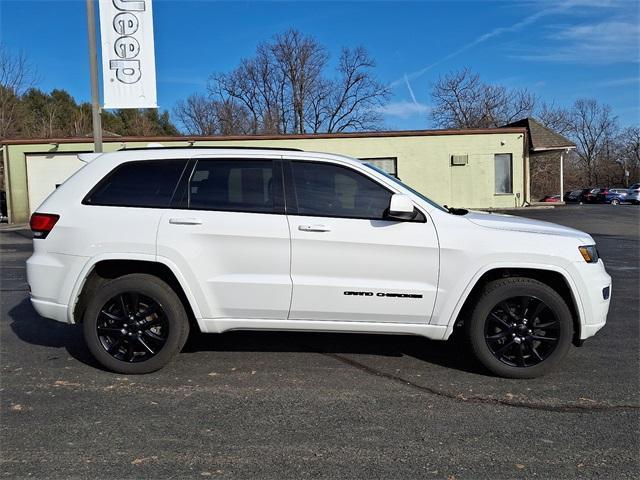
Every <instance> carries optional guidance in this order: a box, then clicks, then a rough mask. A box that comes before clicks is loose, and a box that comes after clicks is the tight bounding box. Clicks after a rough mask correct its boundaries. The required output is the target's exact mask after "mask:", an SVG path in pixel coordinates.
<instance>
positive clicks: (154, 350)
mask: <svg viewBox="0 0 640 480" xmlns="http://www.w3.org/2000/svg"><path fill="white" fill-rule="evenodd" d="M124 332H126V333H124ZM83 333H84V339H85V342H86V343H87V346H88V347H89V350H90V351H91V353H92V354H93V356H94V357H95V359H96V360H97V361H98V362H99V363H100V364H101V365H102V366H104V367H105V368H107V369H108V370H111V371H114V372H118V373H124V374H142V373H150V372H154V371H156V370H159V369H160V368H162V367H164V366H165V365H166V364H167V363H169V361H171V359H172V358H173V357H174V356H175V355H176V354H177V353H178V352H180V350H182V347H183V346H184V344H185V342H186V341H187V336H188V335H189V321H188V318H187V314H186V312H185V309H184V306H183V304H182V302H181V301H180V298H179V297H178V295H177V294H176V293H175V292H174V291H173V289H172V288H171V287H169V285H167V284H166V283H165V282H163V281H162V280H160V279H159V278H157V277H155V276H153V275H145V274H131V275H124V276H122V277H118V278H116V279H114V280H110V281H108V282H107V283H105V284H104V285H102V286H101V287H100V288H99V289H98V291H97V292H96V293H95V294H94V295H93V297H92V298H91V300H90V302H89V304H88V305H87V309H86V311H85V315H84V318H83ZM110 352H111V353H110Z"/></svg>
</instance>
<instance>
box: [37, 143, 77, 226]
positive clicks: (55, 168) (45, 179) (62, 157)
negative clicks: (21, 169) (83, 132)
mask: <svg viewBox="0 0 640 480" xmlns="http://www.w3.org/2000/svg"><path fill="white" fill-rule="evenodd" d="M26 161H27V189H28V192H29V210H30V212H29V213H33V212H35V211H36V209H37V208H38V207H39V206H40V204H41V203H42V202H43V201H44V199H45V198H47V197H48V196H49V194H50V193H51V192H53V191H54V190H55V189H56V186H57V185H60V184H61V183H62V182H64V181H65V180H66V179H67V178H69V177H70V176H71V175H72V174H73V173H74V172H75V171H76V170H78V169H79V168H80V167H82V166H83V165H84V163H83V162H81V161H80V160H79V159H78V156H77V155H76V154H75V153H65V154H62V153H58V154H38V155H34V154H30V155H27V156H26Z"/></svg>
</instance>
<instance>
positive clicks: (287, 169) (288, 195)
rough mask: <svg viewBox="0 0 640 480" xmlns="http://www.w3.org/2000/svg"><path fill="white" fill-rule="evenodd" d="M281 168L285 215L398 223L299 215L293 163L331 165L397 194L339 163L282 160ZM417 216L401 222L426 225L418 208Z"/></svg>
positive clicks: (326, 215)
mask: <svg viewBox="0 0 640 480" xmlns="http://www.w3.org/2000/svg"><path fill="white" fill-rule="evenodd" d="M283 162H284V163H283V166H284V188H285V199H286V212H287V215H295V216H305V217H319V218H344V219H347V220H374V221H378V222H390V223H398V222H400V221H399V220H396V219H388V218H371V217H345V216H342V215H328V214H325V215H317V214H316V215H307V214H303V213H300V212H299V210H298V197H297V192H296V186H295V182H294V180H293V168H292V164H293V162H300V163H315V164H322V165H324V164H327V165H332V166H336V167H339V168H344V169H346V170H349V171H351V172H354V173H355V174H357V175H360V176H362V177H364V178H366V179H367V180H369V181H370V182H373V183H375V184H376V185H378V186H379V187H380V188H383V189H384V190H386V191H387V192H389V193H390V194H391V195H393V194H395V193H397V192H395V191H393V190H392V189H390V188H389V187H388V186H387V185H384V184H382V183H380V182H378V181H376V179H374V178H371V177H370V176H368V175H366V174H365V173H363V172H360V171H358V170H356V169H355V168H351V167H349V166H347V165H342V164H340V163H335V162H323V161H320V160H309V159H295V158H284V159H283ZM416 210H417V212H418V215H416V218H414V219H412V220H402V222H413V223H426V221H427V218H426V215H425V214H424V212H423V211H422V209H420V208H416Z"/></svg>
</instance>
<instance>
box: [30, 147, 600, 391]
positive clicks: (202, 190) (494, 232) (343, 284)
mask: <svg viewBox="0 0 640 480" xmlns="http://www.w3.org/2000/svg"><path fill="white" fill-rule="evenodd" d="M81 158H82V159H83V161H85V162H86V163H87V164H86V165H85V166H84V167H83V168H81V169H80V170H79V171H78V172H77V173H75V174H74V175H73V176H72V177H71V178H69V179H68V180H67V181H66V182H65V183H63V184H62V185H61V186H60V187H59V188H58V189H56V190H55V192H54V193H53V194H51V195H50V196H49V198H47V199H46V200H45V201H44V203H43V204H42V205H41V206H40V207H39V208H38V211H37V212H36V213H34V214H33V216H32V218H31V228H32V230H33V235H34V241H33V244H34V253H33V255H32V256H31V258H29V260H28V261H27V275H28V281H29V285H30V288H31V295H32V297H31V301H32V303H33V306H34V307H35V309H36V310H37V311H38V313H40V315H42V316H44V317H48V318H52V319H54V320H58V321H61V322H67V323H80V324H82V326H83V329H84V336H85V339H86V342H87V345H88V347H89V349H90V350H91V352H92V353H93V355H94V356H95V357H96V359H97V360H98V361H99V362H100V363H101V364H102V365H103V366H105V367H106V368H108V369H110V370H114V371H117V372H122V373H145V372H151V371H154V370H157V369H159V368H161V367H162V366H164V365H165V364H166V363H167V362H168V361H169V360H170V359H171V358H172V357H173V356H175V355H176V354H177V353H178V352H179V351H180V350H181V348H182V347H183V345H184V343H185V341H186V339H187V335H188V332H189V330H190V328H191V329H199V330H200V331H201V332H216V333H217V332H224V331H227V330H305V331H334V332H338V331H341V332H367V333H392V334H414V335H422V336H425V337H428V338H430V339H436V340H446V339H447V338H449V336H450V335H451V334H452V332H454V329H455V330H460V332H461V333H464V334H465V335H466V337H467V339H468V344H469V345H470V347H471V349H472V351H473V353H474V354H475V356H476V357H477V359H478V360H479V361H480V362H481V363H482V364H483V365H484V366H485V367H486V368H487V369H488V370H489V371H491V372H493V373H494V374H496V375H501V376H506V377H514V378H531V377H535V376H538V375H541V374H543V373H545V372H547V371H548V370H550V369H551V368H552V367H553V366H555V365H556V364H558V362H559V361H560V360H561V359H562V358H563V357H564V355H565V354H566V353H567V350H568V349H569V347H570V344H571V343H572V341H573V343H575V344H580V343H581V341H582V340H583V339H585V338H587V337H590V336H592V335H594V334H595V333H596V332H597V331H598V330H599V329H601V328H602V327H603V326H604V324H605V321H606V316H607V312H608V309H609V298H610V295H611V278H610V277H609V275H607V273H606V272H605V269H604V265H603V263H602V260H600V259H599V258H598V252H597V250H596V248H595V245H594V241H593V239H592V238H591V237H590V236H589V235H588V234H586V233H583V232H580V231H577V230H573V229H570V228H565V227H562V226H559V225H554V224H551V223H545V222H539V221H533V220H527V219H523V218H518V217H512V216H507V215H498V214H489V213H481V212H468V211H467V210H462V209H453V208H445V207H441V206H439V205H437V204H436V203H434V202H432V201H430V200H429V199H428V198H426V197H424V196H423V195H422V194H420V193H418V192H416V191H414V190H412V189H411V188H409V187H408V186H406V185H404V184H403V183H401V182H400V181H399V180H398V179H396V178H394V177H392V176H390V175H388V174H386V173H384V172H383V171H381V170H378V169H377V168H375V167H373V166H371V165H367V164H363V163H361V162H360V161H357V160H354V159H351V158H347V157H344V156H340V155H333V154H325V153H312V152H303V151H297V150H293V149H269V148H260V149H256V148H241V147H240V148H147V149H129V150H123V151H118V152H114V153H105V154H85V155H81Z"/></svg>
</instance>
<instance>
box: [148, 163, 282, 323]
mask: <svg viewBox="0 0 640 480" xmlns="http://www.w3.org/2000/svg"><path fill="white" fill-rule="evenodd" d="M193 162H195V165H194V166H192V167H191V170H190V172H189V173H188V177H187V178H183V181H182V183H181V185H182V186H181V187H180V188H181V189H182V191H181V192H180V191H178V192H177V193H176V195H174V197H177V198H174V203H175V204H176V205H175V207H174V208H172V209H170V210H167V211H166V212H165V213H164V215H163V216H162V219H161V220H160V226H159V229H158V256H160V257H166V258H168V259H170V260H171V261H172V262H174V263H175V264H176V266H177V267H178V269H179V270H180V272H181V273H182V274H183V275H184V276H185V277H187V278H186V280H187V284H188V285H190V287H192V290H193V291H194V292H193V293H194V295H195V296H196V300H197V302H198V305H199V308H200V310H201V315H202V317H203V318H208V319H215V318H240V319H249V318H261V319H280V320H284V319H286V318H287V314H288V312H289V304H290V302H291V277H290V275H289V268H290V241H289V228H288V224H287V218H286V216H285V215H284V204H283V200H282V169H281V167H280V160H273V159H269V158H262V159H256V158H251V159H242V158H219V159H217V158H198V159H194V160H192V163H193ZM274 166H277V168H274Z"/></svg>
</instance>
